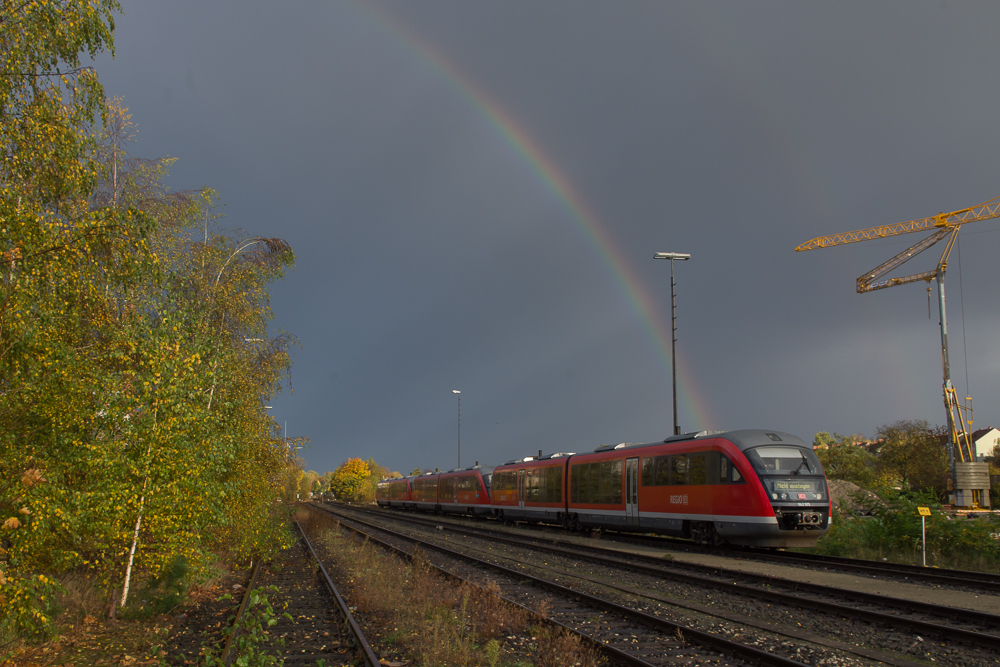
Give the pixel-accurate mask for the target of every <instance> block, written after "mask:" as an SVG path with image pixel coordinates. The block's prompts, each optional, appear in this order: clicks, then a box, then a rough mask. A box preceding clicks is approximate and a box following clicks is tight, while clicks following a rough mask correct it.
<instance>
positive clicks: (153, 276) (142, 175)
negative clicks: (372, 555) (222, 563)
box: [0, 0, 294, 636]
mask: <svg viewBox="0 0 1000 667" xmlns="http://www.w3.org/2000/svg"><path fill="white" fill-rule="evenodd" d="M117 9H118V5H117V3H116V2H113V1H110V0H90V1H87V0H59V1H47V0H38V1H35V2H30V3H13V4H12V3H6V4H5V5H4V7H3V8H2V9H0V50H2V52H3V55H4V58H0V111H2V113H3V118H4V121H3V123H0V141H2V142H3V147H4V154H5V159H4V160H3V161H0V378H2V381H0V523H2V525H3V528H2V529H0V530H2V535H3V550H2V551H0V619H2V620H0V629H2V631H3V632H13V633H15V634H20V635H24V636H28V635H37V634H39V633H41V632H42V630H43V628H44V627H45V626H46V625H47V624H48V622H49V618H48V615H47V611H46V609H45V602H44V601H45V600H48V599H50V598H51V593H50V592H45V591H41V590H40V589H39V586H42V585H43V584H44V582H46V581H49V580H48V579H47V578H46V577H47V575H58V574H60V573H63V572H67V571H80V572H87V573H89V574H90V575H92V576H94V577H95V578H96V580H97V582H98V584H99V585H100V586H101V587H102V588H103V589H104V590H106V591H109V598H110V599H109V605H108V609H109V612H110V613H112V614H113V613H114V609H115V606H116V605H117V604H122V603H124V602H125V600H126V593H127V591H128V583H127V582H129V581H130V579H131V577H132V574H133V572H134V571H142V572H145V573H150V574H153V575H159V576H160V577H168V578H169V576H171V575H170V572H171V571H172V564H175V563H178V562H184V563H187V567H189V568H190V570H191V572H192V573H194V574H197V573H198V572H199V571H201V570H203V569H204V567H205V566H206V564H207V563H208V554H209V552H210V551H212V550H221V551H223V552H224V553H226V554H227V555H228V556H229V557H230V558H231V559H233V560H246V559H249V558H250V557H251V556H252V555H254V554H258V553H267V552H268V551H270V550H274V549H279V548H282V547H285V546H287V545H288V544H290V536H289V535H288V533H287V530H286V529H284V528H282V527H281V520H282V519H283V517H282V516H280V514H279V513H276V512H275V508H274V498H275V497H277V496H278V495H279V494H280V490H281V475H282V471H283V470H284V466H285V462H286V459H287V454H286V449H285V442H284V441H283V440H282V439H280V438H278V437H277V431H276V428H275V424H274V423H273V421H272V420H271V419H270V418H269V417H268V416H267V414H266V413H265V411H264V409H263V407H262V400H266V399H268V398H269V397H270V396H272V395H273V394H274V393H275V392H277V391H279V390H280V388H281V385H282V383H283V381H284V379H285V378H286V377H287V373H288V371H289V368H290V358H289V352H288V350H289V346H290V344H291V343H292V342H293V339H292V338H291V336H289V335H288V334H279V335H278V336H276V337H273V338H270V337H268V333H267V332H268V323H269V320H270V318H271V311H270V308H269V292H268V286H269V284H270V283H271V282H272V281H274V280H277V279H279V278H281V276H282V275H283V273H284V270H285V269H286V268H287V267H288V266H290V265H291V263H292V262H293V261H294V256H293V254H292V252H291V249H290V248H289V247H288V245H287V244H286V243H284V242H283V241H281V240H280V239H274V238H261V237H253V238H246V237H244V236H242V235H238V234H229V233H225V232H220V231H218V230H217V229H216V228H215V226H214V225H212V226H211V228H210V226H209V222H210V220H211V219H212V216H211V211H212V207H213V193H212V192H211V191H209V190H204V191H200V192H196V193H170V192H168V190H167V189H166V187H165V186H163V185H162V179H163V177H164V175H165V173H166V168H167V166H168V165H169V160H140V159H137V158H133V157H131V156H130V155H129V154H128V152H127V150H126V148H127V145H128V142H129V140H130V139H131V137H132V135H133V134H134V131H133V129H134V126H133V125H132V123H131V120H130V117H129V115H128V113H127V110H125V109H124V108H122V106H121V104H120V102H119V101H117V100H113V101H110V102H107V103H106V102H105V100H104V98H103V91H102V89H101V87H100V84H99V83H98V81H97V77H96V75H95V73H94V72H93V71H92V70H89V69H86V68H81V67H80V64H79V63H80V56H81V54H84V53H86V54H89V55H90V56H94V55H95V54H96V53H98V52H99V51H101V50H103V49H110V48H111V47H112V31H113V27H114V25H113V19H112V14H113V12H114V11H116V10H117ZM40 582H41V583H40ZM44 585H48V584H44ZM36 589H37V590H36Z"/></svg>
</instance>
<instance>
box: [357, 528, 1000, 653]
mask: <svg viewBox="0 0 1000 667" xmlns="http://www.w3.org/2000/svg"><path fill="white" fill-rule="evenodd" d="M351 510H352V511H357V508H351ZM368 511H369V512H370V513H373V514H374V516H377V517H383V518H388V517H392V514H391V513H387V512H385V511H383V510H368ZM370 515H371V514H370ZM405 520H406V522H407V524H409V525H414V524H417V525H422V526H424V527H425V529H426V528H428V527H431V526H435V527H436V526H437V525H442V524H441V522H440V521H438V520H435V519H431V518H427V517H419V516H413V515H410V514H407V515H405ZM442 527H444V526H442ZM438 532H441V531H438ZM443 532H444V533H448V532H451V533H454V534H455V535H456V536H461V538H462V539H465V540H475V539H486V540H489V541H490V542H491V543H494V544H495V543H501V542H502V543H504V544H508V545H511V548H522V549H526V550H527V551H525V552H523V553H522V554H521V555H520V556H512V558H515V559H516V558H521V559H522V560H523V561H524V562H527V563H530V562H531V561H535V562H536V563H537V561H538V560H539V553H540V552H541V553H544V554H546V558H545V559H546V560H548V561H549V562H552V559H566V560H567V563H568V564H566V565H565V566H564V567H563V568H562V573H563V576H574V574H573V570H574V569H576V571H577V572H578V571H579V569H577V568H579V565H578V564H577V565H573V564H572V562H569V561H573V560H575V561H576V562H577V563H579V561H580V559H586V561H587V562H588V563H596V564H598V565H599V566H600V567H603V568H607V569H609V570H611V571H614V570H615V569H616V568H617V571H618V572H627V573H628V577H630V578H635V577H640V576H641V577H647V578H648V577H652V578H653V580H654V581H656V580H657V579H659V580H670V581H671V582H678V581H679V582H683V583H684V584H686V585H688V586H693V587H696V588H700V589H701V593H698V592H689V597H691V598H694V599H697V598H699V597H701V598H704V597H705V596H706V593H705V589H706V588H709V589H714V590H716V591H720V592H721V593H722V594H723V595H726V596H733V595H736V596H741V597H744V598H746V597H751V598H754V599H756V600H759V601H761V602H764V603H765V604H767V605H773V607H777V608H781V609H793V610H799V613H797V614H789V615H787V616H788V617H787V618H784V619H782V618H781V617H782V616H783V615H781V614H778V615H777V618H774V617H775V616H776V615H775V614H774V613H773V611H774V610H773V609H768V610H765V611H766V612H767V614H768V615H769V616H770V617H772V618H774V620H778V621H781V620H784V622H785V625H786V631H785V633H786V634H788V630H789V629H788V628H787V624H788V622H789V621H790V620H791V621H796V622H795V623H794V624H793V625H792V628H790V629H791V630H792V631H793V632H792V635H791V636H798V637H799V638H801V634H802V633H801V632H800V630H799V629H798V626H802V625H803V624H804V622H805V621H806V620H807V619H808V620H809V621H810V624H811V625H812V626H819V627H821V628H822V629H823V630H825V632H824V634H826V636H827V641H826V645H828V646H831V647H837V648H842V649H845V650H850V651H851V652H853V653H855V654H859V655H862V656H864V657H867V658H870V659H878V660H880V661H882V662H887V661H893V660H894V661H895V664H906V663H907V662H908V661H909V659H908V658H901V657H896V658H893V657H892V656H891V655H887V654H888V653H904V654H909V655H912V656H914V657H919V658H923V659H924V660H926V659H928V658H933V659H934V660H936V661H937V662H938V663H939V664H941V662H942V661H943V662H944V664H962V665H968V664H984V665H985V664H996V663H997V661H996V658H995V657H994V656H995V655H996V654H997V651H998V650H1000V618H998V617H997V616H994V615H991V614H982V613H980V612H972V611H968V610H960V609H955V608H952V607H942V606H939V605H927V604H921V603H914V602H912V601H908V600H900V599H897V598H888V597H885V596H876V595H870V594H864V593H856V592H853V591H842V590H839V589H833V588H830V587H823V586H816V585H812V584H805V583H804V582H800V581H788V580H782V579H778V578H775V577H764V576H760V575H753V574H748V573H745V572H738V571H726V570H723V569H720V568H714V567H708V566H699V565H696V564H691V563H681V562H664V561H663V559H657V558H651V557H644V556H640V555H633V554H626V553H623V552H621V551H618V550H608V549H602V548H599V547H590V546H582V545H579V544H573V545H572V546H571V547H569V548H567V546H566V545H565V543H563V544H562V545H558V544H552V541H551V540H544V539H539V538H534V539H530V540H525V539H524V538H515V537H513V536H511V535H510V534H509V533H507V532H501V531H498V530H495V529H493V530H487V529H479V528H460V527H452V526H448V527H447V528H446V530H445V531H443ZM549 569H554V568H549ZM555 569H558V568H555ZM567 570H568V571H567ZM575 576H576V577H577V578H578V579H580V580H588V579H587V577H579V575H575ZM589 581H590V583H591V584H596V583H600V582H597V581H595V580H594V578H593V577H591V578H590V579H589ZM655 587H656V584H654V583H640V585H639V586H638V587H636V586H632V587H627V586H626V587H622V590H623V591H624V592H627V593H630V594H636V591H638V593H639V594H643V593H644V592H645V591H648V590H651V589H654V588H655ZM626 589H631V590H626ZM647 597H648V595H647ZM694 606H695V607H702V606H703V605H698V604H695V605H694ZM730 606H733V605H732V603H730ZM736 607H737V608H739V605H736ZM702 611H703V612H705V611H706V610H702ZM818 612H822V614H823V615H825V617H826V618H825V620H820V621H817V613H818ZM707 613H713V612H711V611H710V610H709V611H708V612H707ZM714 613H715V615H716V616H719V617H720V618H722V617H725V614H718V611H717V610H716V611H715V612H714ZM803 613H804V615H803ZM753 615H754V616H757V614H753ZM820 618H821V617H820ZM843 619H853V620H852V621H850V622H848V623H847V624H846V625H847V626H848V627H844V625H845V624H844V621H843ZM956 619H961V627H956V625H957V623H956ZM859 623H861V624H864V625H865V626H869V625H871V626H872V627H878V628H881V630H879V631H878V632H863V633H858V632H851V630H850V626H852V625H854V626H857V625H858V624H859ZM770 629H773V627H772V628H770ZM831 633H832V634H833V635H834V636H833V637H831V636H830V635H831ZM859 634H860V635H865V636H866V637H865V641H864V643H865V644H867V645H868V646H869V648H868V649H865V648H857V647H854V648H851V647H850V646H841V644H844V642H842V641H840V640H839V639H837V637H838V636H839V637H841V638H843V637H850V636H851V635H854V636H855V637H857V636H858V635H859ZM831 639H832V640H833V643H832V644H831V643H830V640H831ZM819 643H823V641H820V642H819ZM872 646H876V647H879V648H878V650H870V647H872ZM957 657H958V658H959V659H956V658H957Z"/></svg>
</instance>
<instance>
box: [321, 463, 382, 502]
mask: <svg viewBox="0 0 1000 667" xmlns="http://www.w3.org/2000/svg"><path fill="white" fill-rule="evenodd" d="M371 476H372V471H371V468H369V467H368V463H367V462H365V461H363V460H362V459H359V458H353V459H347V460H346V461H344V462H343V463H341V464H340V465H339V466H338V467H337V469H336V470H334V471H333V474H332V475H331V476H330V491H331V492H332V493H333V494H334V495H335V496H336V497H337V499H338V500H350V501H352V502H361V501H362V499H363V498H364V496H365V494H366V493H367V491H368V487H369V486H370V485H371V484H370V483H367V484H366V482H368V480H369V478H370V477H371ZM377 482H378V480H376V483H377ZM374 497H375V494H374V492H373V493H372V498H374Z"/></svg>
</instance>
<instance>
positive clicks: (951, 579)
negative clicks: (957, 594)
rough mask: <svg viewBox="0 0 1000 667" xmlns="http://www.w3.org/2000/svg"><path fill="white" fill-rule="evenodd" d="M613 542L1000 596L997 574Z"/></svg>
mask: <svg viewBox="0 0 1000 667" xmlns="http://www.w3.org/2000/svg"><path fill="white" fill-rule="evenodd" d="M609 536H611V538H612V539H613V540H615V541H620V542H625V543H629V544H643V545H646V546H652V547H656V548H668V549H683V550H686V551H690V552H692V553H706V554H715V555H726V556H735V557H738V558H743V559H752V560H758V561H761V562H768V563H781V564H784V565H798V566H801V567H807V568H810V569H817V568H823V569H827V570H831V571H839V572H851V573H856V574H862V575H866V576H873V577H884V578H891V579H898V580H901V581H909V582H913V581H919V582H925V583H929V584H935V585H942V586H951V587H954V588H958V589H962V590H977V591H983V592H989V593H1000V573H991V572H972V571H969V570H950V569H947V568H928V567H922V566H920V565H907V564H905V563H890V562H883V561H873V560H860V559H856V558H843V557H840V556H826V555H822V554H812V553H800V552H793V551H772V550H762V549H754V548H751V547H726V548H721V549H720V548H714V549H712V548H706V547H702V546H699V545H697V544H694V543H693V542H689V541H686V540H675V539H671V538H662V537H653V536H647V535H630V534H627V533H611V534H610V535H609Z"/></svg>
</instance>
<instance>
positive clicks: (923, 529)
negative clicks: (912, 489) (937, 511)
mask: <svg viewBox="0 0 1000 667" xmlns="http://www.w3.org/2000/svg"><path fill="white" fill-rule="evenodd" d="M917 513H918V514H919V515H920V548H921V551H923V552H924V553H923V556H924V567H927V517H929V516H930V515H931V508H930V507H918V508H917Z"/></svg>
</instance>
